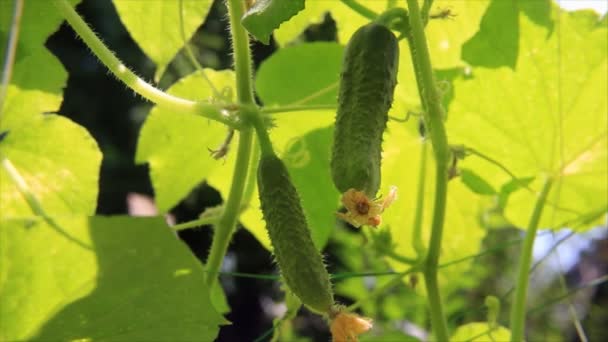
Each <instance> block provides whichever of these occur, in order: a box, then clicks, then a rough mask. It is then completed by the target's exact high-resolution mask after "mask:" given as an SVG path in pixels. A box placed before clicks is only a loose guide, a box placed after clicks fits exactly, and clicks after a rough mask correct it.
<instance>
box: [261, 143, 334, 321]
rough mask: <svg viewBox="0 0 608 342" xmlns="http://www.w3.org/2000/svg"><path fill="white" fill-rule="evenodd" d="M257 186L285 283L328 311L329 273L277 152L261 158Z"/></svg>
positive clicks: (321, 310)
mask: <svg viewBox="0 0 608 342" xmlns="http://www.w3.org/2000/svg"><path fill="white" fill-rule="evenodd" d="M258 188H259V195H260V202H261V204H262V213H263V214H264V220H265V221H266V229H267V230H268V235H269V236H270V241H271V242H272V246H273V248H274V254H275V256H276V259H277V262H278V264H279V268H280V269H281V273H282V275H283V278H284V279H285V283H286V284H287V286H289V288H290V289H291V291H292V292H293V293H294V294H295V295H296V296H297V297H298V298H300V300H301V301H302V303H304V304H305V305H306V306H308V307H309V308H310V309H312V310H313V311H316V312H319V313H322V314H326V313H327V312H329V310H330V309H331V307H332V305H333V302H334V299H333V292H332V289H331V283H330V280H329V274H328V273H327V270H326V269H325V265H324V264H323V258H322V257H321V254H320V253H319V252H318V251H317V249H316V248H315V246H314V244H313V241H312V238H311V237H310V231H309V230H308V225H307V223H306V217H305V216H304V210H303V209H302V206H301V204H300V197H299V196H298V193H297V191H296V189H295V187H294V186H293V184H292V183H291V179H290V178H289V173H288V171H287V168H286V167H285V165H284V164H283V162H282V161H281V160H280V159H279V158H278V157H277V156H276V155H267V156H263V157H262V159H261V160H260V164H259V167H258Z"/></svg>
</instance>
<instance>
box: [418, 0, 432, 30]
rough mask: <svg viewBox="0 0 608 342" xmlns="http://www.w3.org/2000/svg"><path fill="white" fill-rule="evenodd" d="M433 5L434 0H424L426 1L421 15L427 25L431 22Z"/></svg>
mask: <svg viewBox="0 0 608 342" xmlns="http://www.w3.org/2000/svg"><path fill="white" fill-rule="evenodd" d="M431 6H433V0H424V3H423V4H422V11H421V16H422V21H423V22H424V25H425V26H426V24H427V23H428V22H429V12H430V11H431Z"/></svg>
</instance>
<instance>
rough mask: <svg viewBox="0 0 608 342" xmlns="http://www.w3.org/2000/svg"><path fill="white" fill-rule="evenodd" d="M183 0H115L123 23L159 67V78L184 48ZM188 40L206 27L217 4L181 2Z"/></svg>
mask: <svg viewBox="0 0 608 342" xmlns="http://www.w3.org/2000/svg"><path fill="white" fill-rule="evenodd" d="M179 1H180V0H148V1H133V0H113V2H114V6H115V7H116V10H117V11H118V15H119V16H120V19H121V21H122V22H123V24H125V26H126V28H127V30H128V31H129V33H130V34H131V36H132V37H133V39H134V40H135V42H136V43H137V44H138V45H139V47H141V49H142V50H143V51H144V52H145V53H146V55H148V57H150V58H151V59H152V60H153V61H154V62H155V63H156V65H157V69H156V75H155V78H156V79H159V78H160V76H161V75H162V73H163V72H164V71H165V68H166V67H167V64H169V62H170V61H171V60H172V59H173V57H175V55H176V54H177V52H178V51H179V50H180V49H181V48H182V47H183V46H184V40H183V39H182V35H181V26H180V20H179V18H180V17H179V15H180V6H179ZM181 1H182V2H183V13H184V17H183V19H184V20H183V21H184V32H185V36H186V40H189V39H190V37H191V36H192V34H193V33H194V32H195V31H196V29H197V28H198V27H199V26H201V25H202V24H203V22H204V21H205V18H206V17H207V14H208V13H209V10H210V8H211V5H212V4H213V1H210V0H200V1H191V0H181Z"/></svg>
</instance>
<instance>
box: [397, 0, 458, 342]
mask: <svg viewBox="0 0 608 342" xmlns="http://www.w3.org/2000/svg"><path fill="white" fill-rule="evenodd" d="M407 4H408V9H409V21H410V29H411V40H412V46H411V48H412V49H414V51H415V52H416V53H415V54H414V55H415V60H414V61H413V64H414V66H415V68H417V69H418V71H417V72H416V77H419V78H420V79H419V81H418V85H419V86H421V87H422V89H421V93H422V96H423V98H424V100H425V101H424V105H426V110H425V112H424V117H425V120H424V121H425V124H426V130H427V132H428V133H429V136H430V138H431V142H432V144H433V152H434V155H435V202H434V207H433V221H432V224H431V237H430V241H429V247H428V252H427V255H426V260H425V265H424V272H423V273H424V278H425V285H426V290H427V295H428V299H429V307H430V314H431V324H432V326H433V334H434V335H435V338H436V339H437V340H439V341H447V340H448V338H449V335H448V328H447V322H446V319H445V315H444V313H443V304H442V303H441V296H440V293H439V284H438V280H437V270H438V264H439V254H440V252H441V241H442V238H443V223H444V220H445V209H446V197H447V187H448V172H447V170H448V165H449V163H448V157H449V149H448V140H447V136H446V132H445V127H444V124H443V118H444V112H443V108H442V106H441V98H440V96H439V92H438V91H437V87H436V85H435V78H434V75H433V68H432V65H431V58H430V55H429V49H428V46H427V42H426V36H425V33H424V25H423V22H422V17H421V14H420V8H419V6H418V1H417V0H407Z"/></svg>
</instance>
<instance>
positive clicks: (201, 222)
mask: <svg viewBox="0 0 608 342" xmlns="http://www.w3.org/2000/svg"><path fill="white" fill-rule="evenodd" d="M218 219H219V217H217V216H212V217H201V218H199V219H198V220H192V221H188V222H184V223H179V224H176V225H174V226H172V227H171V229H173V230H174V231H176V232H178V231H180V230H184V229H189V228H194V227H200V226H205V225H209V224H216V223H217V221H218Z"/></svg>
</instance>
